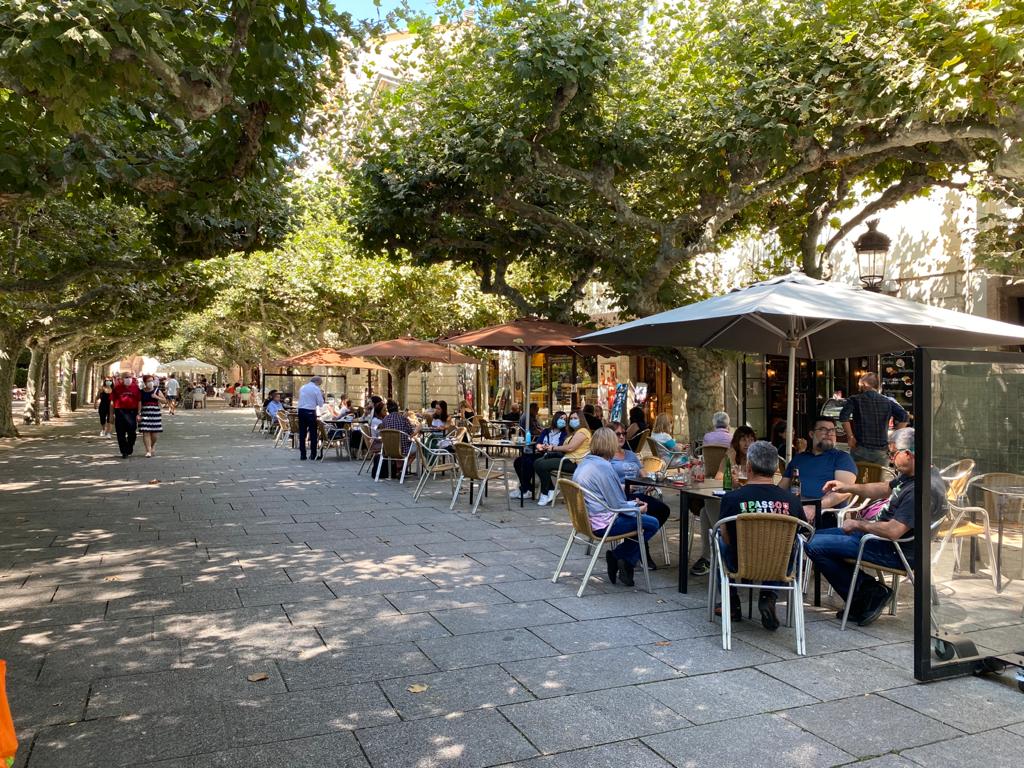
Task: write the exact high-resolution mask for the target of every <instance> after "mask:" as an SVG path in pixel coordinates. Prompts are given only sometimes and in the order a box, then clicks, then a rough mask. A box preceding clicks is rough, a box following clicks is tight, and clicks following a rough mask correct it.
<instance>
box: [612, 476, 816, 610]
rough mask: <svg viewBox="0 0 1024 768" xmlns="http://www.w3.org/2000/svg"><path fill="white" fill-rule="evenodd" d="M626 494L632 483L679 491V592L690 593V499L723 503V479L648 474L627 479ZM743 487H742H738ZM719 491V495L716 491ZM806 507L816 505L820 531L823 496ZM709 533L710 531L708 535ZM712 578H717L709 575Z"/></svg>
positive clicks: (807, 502) (805, 500) (806, 502)
mask: <svg viewBox="0 0 1024 768" xmlns="http://www.w3.org/2000/svg"><path fill="white" fill-rule="evenodd" d="M625 485H626V493H627V494H628V493H629V489H630V487H631V486H637V487H641V488H660V489H662V490H671V491H678V492H679V555H678V562H679V587H678V589H679V591H680V592H683V593H686V592H687V591H688V587H689V574H690V562H689V557H688V554H689V553H688V552H687V551H686V548H687V546H688V545H689V539H690V504H689V500H690V499H691V498H693V499H701V500H702V501H703V502H704V503H705V504H707V503H708V502H709V501H713V502H716V503H717V502H719V501H721V499H722V496H721V495H720V494H721V490H722V481H721V480H705V481H704V482H702V483H690V484H689V485H678V484H676V483H674V482H673V481H672V478H667V477H666V478H665V479H664V480H652V479H650V478H646V477H635V478H627V479H626V483H625ZM737 487H739V486H737ZM715 491H718V492H719V494H716V493H715ZM800 503H801V504H802V505H803V506H813V507H814V528H815V530H817V529H818V528H819V527H820V525H821V499H800ZM704 535H707V534H704ZM708 578H714V575H713V574H708ZM814 605H815V606H820V605H821V574H820V573H819V572H818V569H817V568H815V569H814Z"/></svg>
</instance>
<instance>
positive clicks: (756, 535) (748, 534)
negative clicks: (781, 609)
mask: <svg viewBox="0 0 1024 768" xmlns="http://www.w3.org/2000/svg"><path fill="white" fill-rule="evenodd" d="M728 523H735V526H736V541H735V542H734V543H733V551H734V552H735V553H736V563H737V568H736V570H735V571H730V570H729V569H728V567H727V564H726V563H725V560H724V558H723V557H722V550H721V539H722V529H723V526H725V525H727V524H728ZM801 529H802V530H805V531H808V532H813V530H814V529H813V528H812V527H811V525H810V524H809V523H806V522H804V521H803V520H800V519H798V518H795V517H791V516H790V515H778V514H771V513H762V512H747V513H744V514H742V515H733V516H732V517H726V518H723V519H722V520H719V521H718V522H717V523H715V526H714V528H712V529H711V533H712V542H711V560H712V562H711V568H712V570H713V571H714V573H713V574H712V575H711V576H709V578H708V620H709V621H714V619H715V600H716V599H717V594H718V593H721V602H722V609H721V611H722V648H723V649H724V650H727V651H730V650H732V607H731V605H730V603H731V595H730V588H731V587H735V588H737V589H761V588H765V589H771V590H776V591H782V592H788V593H789V594H788V596H787V599H786V622H787V624H790V625H793V624H795V629H796V652H797V655H799V656H804V655H806V653H807V639H806V636H805V632H804V603H803V586H802V584H801V581H802V578H803V573H804V567H803V560H804V546H803V538H801V537H800V536H798V535H797V534H798V532H799V531H800V530H801ZM765 582H773V583H772V584H765Z"/></svg>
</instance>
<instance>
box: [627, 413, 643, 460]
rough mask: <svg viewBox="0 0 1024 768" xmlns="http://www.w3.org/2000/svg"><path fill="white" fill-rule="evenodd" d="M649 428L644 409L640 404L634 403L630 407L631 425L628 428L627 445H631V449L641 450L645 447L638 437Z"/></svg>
mask: <svg viewBox="0 0 1024 768" xmlns="http://www.w3.org/2000/svg"><path fill="white" fill-rule="evenodd" d="M646 430H647V417H646V416H644V409H643V408H641V407H640V406H639V405H634V406H633V407H632V408H630V409H629V426H628V427H627V428H626V445H628V446H629V448H630V450H633V451H639V450H640V449H641V448H643V446H642V445H639V441H638V440H637V438H638V437H639V436H640V433H641V432H645V431H646Z"/></svg>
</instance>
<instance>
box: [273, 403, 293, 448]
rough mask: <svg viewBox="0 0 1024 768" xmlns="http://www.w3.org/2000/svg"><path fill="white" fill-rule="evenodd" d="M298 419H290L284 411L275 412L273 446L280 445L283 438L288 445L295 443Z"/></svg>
mask: <svg viewBox="0 0 1024 768" xmlns="http://www.w3.org/2000/svg"><path fill="white" fill-rule="evenodd" d="M293 421H294V422H297V421H298V419H297V418H296V419H294V420H293V419H292V418H291V417H289V415H288V414H287V413H285V412H284V411H278V412H277V437H276V438H274V447H275V448H277V446H279V445H281V443H283V442H284V441H285V440H287V441H288V444H289V445H294V444H295V435H296V434H298V431H299V425H298V423H293Z"/></svg>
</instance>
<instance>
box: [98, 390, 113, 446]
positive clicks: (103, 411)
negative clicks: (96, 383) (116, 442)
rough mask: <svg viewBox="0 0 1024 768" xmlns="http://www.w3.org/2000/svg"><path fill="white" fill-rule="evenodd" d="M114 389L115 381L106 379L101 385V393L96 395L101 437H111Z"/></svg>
mask: <svg viewBox="0 0 1024 768" xmlns="http://www.w3.org/2000/svg"><path fill="white" fill-rule="evenodd" d="M113 388H114V380H113V379H104V380H103V383H102V384H101V385H100V393H99V394H98V395H96V411H97V413H99V415H100V437H110V421H111V419H110V392H111V390H112V389H113Z"/></svg>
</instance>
